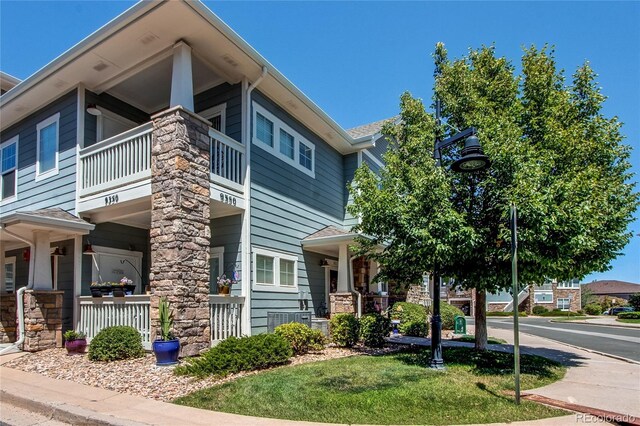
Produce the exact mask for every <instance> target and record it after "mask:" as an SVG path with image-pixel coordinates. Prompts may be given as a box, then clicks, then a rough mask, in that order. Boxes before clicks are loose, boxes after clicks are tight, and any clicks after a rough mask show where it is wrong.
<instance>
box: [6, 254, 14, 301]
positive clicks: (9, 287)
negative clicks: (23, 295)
mask: <svg viewBox="0 0 640 426" xmlns="http://www.w3.org/2000/svg"><path fill="white" fill-rule="evenodd" d="M4 289H5V291H11V292H13V291H15V289H16V258H15V256H13V257H5V258H4Z"/></svg>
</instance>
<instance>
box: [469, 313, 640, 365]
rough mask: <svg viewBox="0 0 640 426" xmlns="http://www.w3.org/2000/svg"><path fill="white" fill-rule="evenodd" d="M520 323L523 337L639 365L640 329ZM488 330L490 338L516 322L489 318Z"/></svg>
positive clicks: (533, 320) (532, 320)
mask: <svg viewBox="0 0 640 426" xmlns="http://www.w3.org/2000/svg"><path fill="white" fill-rule="evenodd" d="M470 323H471V324H472V323H473V320H471V321H470ZM519 323H520V332H521V333H528V334H533V335H535V336H540V337H545V338H547V339H553V340H556V341H558V342H562V343H567V344H570V345H574V346H579V347H581V348H586V349H591V350H594V351H598V352H603V353H607V354H612V355H617V356H621V357H624V358H628V359H632V360H634V361H640V328H636V329H629V328H620V327H610V326H606V325H595V324H580V323H575V322H570V321H567V322H551V321H550V320H549V318H520V321H519ZM488 328H489V335H491V328H500V329H507V330H513V318H510V317H509V318H507V317H505V318H488Z"/></svg>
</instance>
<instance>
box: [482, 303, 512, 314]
mask: <svg viewBox="0 0 640 426" xmlns="http://www.w3.org/2000/svg"><path fill="white" fill-rule="evenodd" d="M508 304H509V302H505V303H487V312H502V311H503V310H504V308H505V307H506V306H507V305H508Z"/></svg>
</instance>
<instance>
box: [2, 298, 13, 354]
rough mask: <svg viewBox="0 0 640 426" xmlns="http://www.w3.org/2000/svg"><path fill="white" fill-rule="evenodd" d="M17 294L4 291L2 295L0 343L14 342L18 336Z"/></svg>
mask: <svg viewBox="0 0 640 426" xmlns="http://www.w3.org/2000/svg"><path fill="white" fill-rule="evenodd" d="M16 333H17V330H16V295H15V293H2V297H0V343H13V342H15V341H16V340H17V336H16Z"/></svg>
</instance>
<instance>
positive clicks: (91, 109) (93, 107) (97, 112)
mask: <svg viewBox="0 0 640 426" xmlns="http://www.w3.org/2000/svg"><path fill="white" fill-rule="evenodd" d="M87 112H88V113H89V114H91V115H95V116H98V115H102V111H100V110H99V109H98V107H97V106H96V104H89V105H87Z"/></svg>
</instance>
